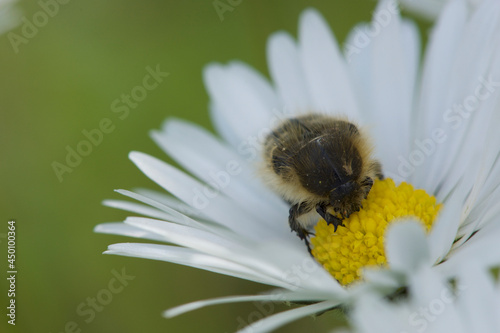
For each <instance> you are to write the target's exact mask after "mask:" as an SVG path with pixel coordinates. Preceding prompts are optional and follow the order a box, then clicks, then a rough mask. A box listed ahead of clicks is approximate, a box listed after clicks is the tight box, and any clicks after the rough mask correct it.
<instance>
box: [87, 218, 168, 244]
mask: <svg viewBox="0 0 500 333" xmlns="http://www.w3.org/2000/svg"><path fill="white" fill-rule="evenodd" d="M94 232H98V233H102V234H112V235H121V236H127V237H134V238H143V239H150V240H154V241H159V242H164V241H165V238H163V237H162V236H161V235H158V234H157V233H154V232H149V231H146V230H143V229H140V228H136V227H134V226H132V225H127V224H125V223H123V222H108V223H101V224H99V225H96V226H95V228H94Z"/></svg>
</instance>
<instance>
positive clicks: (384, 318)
mask: <svg viewBox="0 0 500 333" xmlns="http://www.w3.org/2000/svg"><path fill="white" fill-rule="evenodd" d="M398 227H400V226H398V225H396V226H394V227H393V229H394V230H393V233H392V234H391V235H390V236H389V242H391V241H393V240H394V238H393V237H392V236H394V237H398V236H401V237H403V238H406V240H407V241H411V240H412V238H413V237H414V234H413V235H412V234H410V233H404V232H403V230H402V228H399V230H397V229H398ZM402 227H403V228H407V229H408V228H410V229H411V228H413V229H415V230H414V232H415V233H417V234H418V233H420V236H419V237H418V238H420V241H423V243H421V244H420V246H421V247H423V248H425V247H426V246H427V245H428V244H425V236H424V234H423V232H422V231H421V229H420V228H419V227H418V226H417V225H413V226H411V225H404V226H402ZM419 229H420V230H419ZM491 250H493V251H495V250H496V249H495V248H492V249H491ZM349 317H350V323H351V329H350V332H352V333H354V332H355V333H379V332H386V333H400V332H406V333H414V332H415V333H416V332H428V333H434V332H435V333H441V332H455V333H462V332H463V333H468V332H481V333H488V332H491V333H495V332H500V286H499V285H498V281H495V280H494V278H493V275H492V274H491V271H490V270H489V269H488V267H483V266H482V265H481V264H480V263H478V262H476V261H473V260H470V261H468V260H465V261H463V262H462V265H461V266H460V269H459V271H458V272H457V274H456V275H455V277H454V279H453V280H452V281H450V280H449V279H447V278H445V277H443V276H442V275H441V274H439V272H437V271H436V270H434V269H432V268H429V267H428V266H421V267H420V268H419V269H416V270H415V272H414V274H413V275H412V276H411V277H410V281H409V286H408V290H407V295H406V296H405V297H401V298H399V299H393V300H389V299H387V298H381V297H380V295H377V294H374V293H370V292H367V293H364V294H363V295H360V297H359V298H358V299H357V300H356V306H355V307H354V310H353V311H352V313H351V314H350V315H349ZM336 332H337V333H340V331H336ZM342 332H347V331H346V330H343V331H342Z"/></svg>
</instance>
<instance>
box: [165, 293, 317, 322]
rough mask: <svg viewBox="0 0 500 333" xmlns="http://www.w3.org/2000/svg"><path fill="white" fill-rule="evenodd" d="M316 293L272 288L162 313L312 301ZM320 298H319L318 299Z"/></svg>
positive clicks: (178, 307) (173, 315) (168, 314)
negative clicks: (261, 303)
mask: <svg viewBox="0 0 500 333" xmlns="http://www.w3.org/2000/svg"><path fill="white" fill-rule="evenodd" d="M316 298H318V295H314V294H309V293H307V292H296V291H288V290H284V289H278V290H274V291H272V292H270V293H266V294H263V295H250V296H229V297H219V298H213V299H208V300H202V301H196V302H192V303H188V304H184V305H180V306H177V307H175V308H172V309H169V310H167V311H165V312H164V313H163V315H164V316H165V317H167V318H172V317H175V316H179V315H181V314H183V313H186V312H189V311H193V310H197V309H200V308H203V307H205V306H209V305H216V304H226V303H237V302H256V301H260V302H286V301H314V300H316ZM318 300H321V299H318Z"/></svg>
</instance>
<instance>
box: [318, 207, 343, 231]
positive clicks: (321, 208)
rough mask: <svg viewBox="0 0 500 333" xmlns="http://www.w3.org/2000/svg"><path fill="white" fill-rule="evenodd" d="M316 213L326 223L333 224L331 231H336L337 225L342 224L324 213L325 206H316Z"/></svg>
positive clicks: (339, 220) (334, 217) (336, 218)
mask: <svg viewBox="0 0 500 333" xmlns="http://www.w3.org/2000/svg"><path fill="white" fill-rule="evenodd" d="M316 211H317V212H318V214H319V215H320V216H321V217H322V218H324V219H325V221H326V223H328V224H333V230H334V231H337V228H338V226H339V225H343V224H342V220H341V219H339V218H338V217H336V216H333V215H332V214H330V213H328V212H327V211H326V204H324V203H321V204H317V205H316Z"/></svg>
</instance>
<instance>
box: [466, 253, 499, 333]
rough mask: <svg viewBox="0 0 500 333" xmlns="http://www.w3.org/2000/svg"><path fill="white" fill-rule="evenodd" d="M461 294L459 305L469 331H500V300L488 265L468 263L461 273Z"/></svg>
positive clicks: (491, 332) (492, 332)
mask: <svg viewBox="0 0 500 333" xmlns="http://www.w3.org/2000/svg"><path fill="white" fill-rule="evenodd" d="M459 283H460V291H459V292H460V294H459V295H458V301H457V303H458V304H457V306H458V308H459V310H461V316H462V318H461V319H462V323H463V326H464V328H465V330H466V331H467V332H481V333H483V332H484V333H488V332H490V333H495V332H499V331H500V321H499V317H498V313H495V312H494V309H495V308H498V306H499V304H500V302H499V300H498V299H497V298H495V297H494V295H495V286H494V284H493V281H492V278H491V276H489V272H488V271H487V268H486V267H481V266H480V265H475V264H473V263H469V264H467V265H466V266H465V267H464V268H463V269H462V274H461V275H460V282H459Z"/></svg>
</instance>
